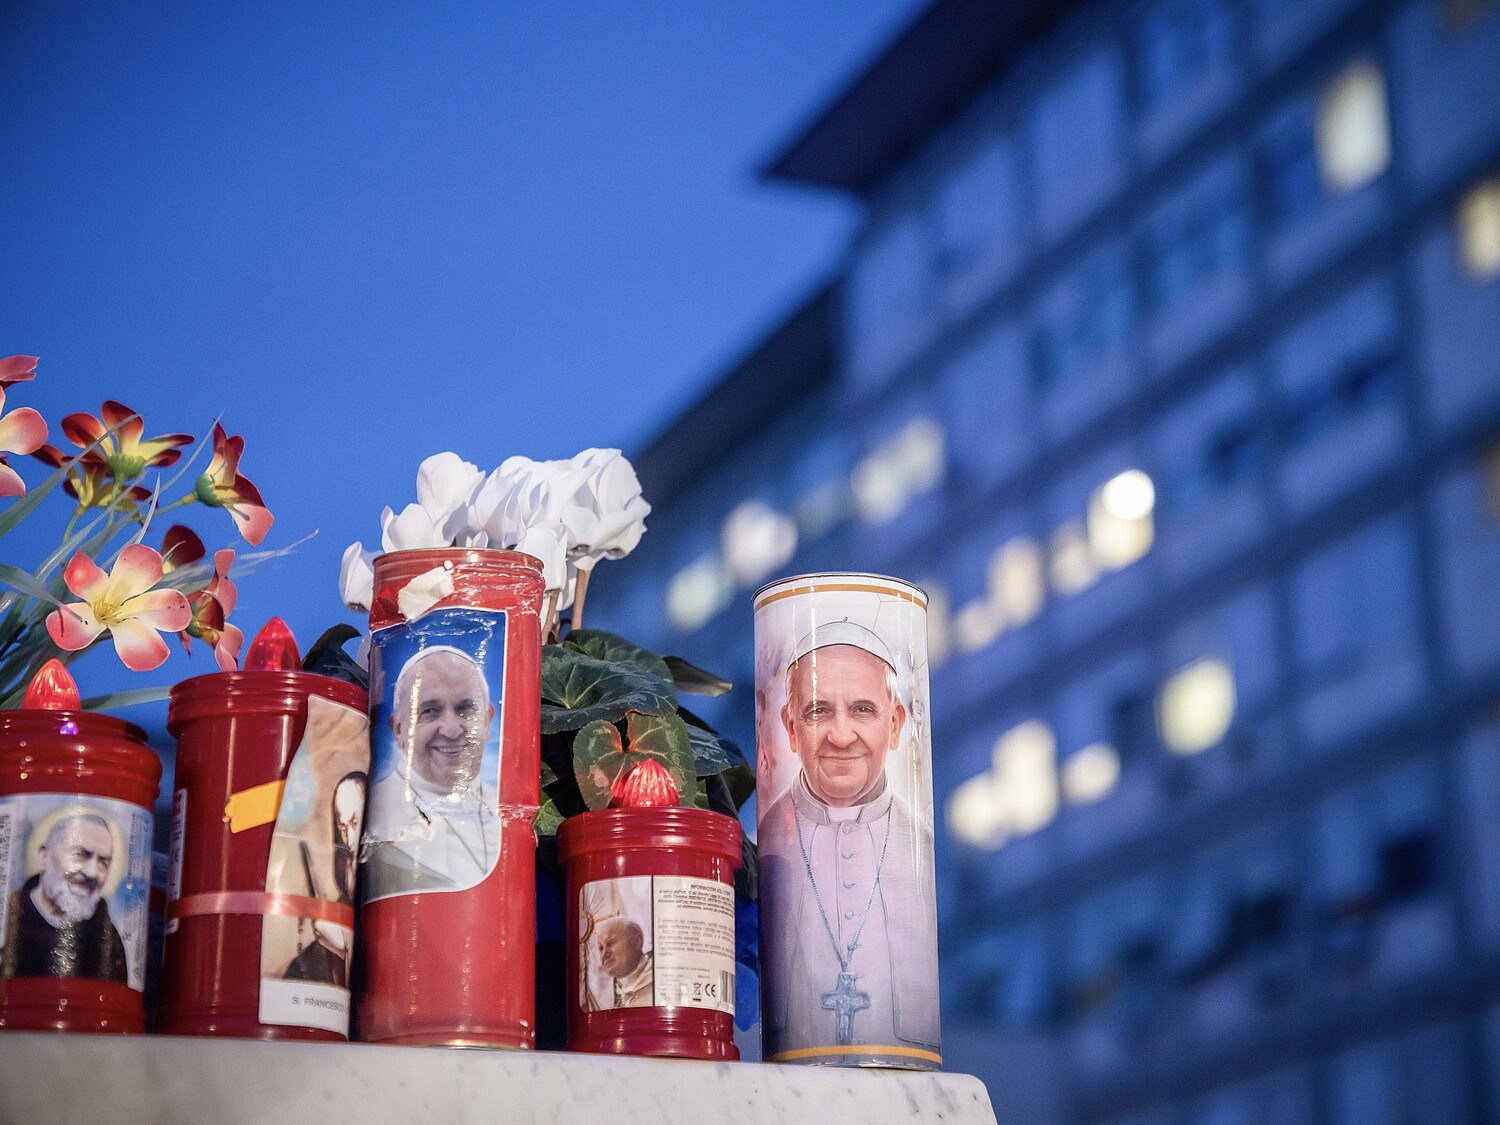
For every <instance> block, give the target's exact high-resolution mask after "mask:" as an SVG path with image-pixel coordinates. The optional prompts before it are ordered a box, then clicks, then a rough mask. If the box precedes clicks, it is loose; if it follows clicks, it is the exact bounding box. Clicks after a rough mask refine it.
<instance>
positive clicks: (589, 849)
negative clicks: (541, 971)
mask: <svg viewBox="0 0 1500 1125" xmlns="http://www.w3.org/2000/svg"><path fill="white" fill-rule="evenodd" d="M558 847H559V849H560V854H561V857H562V861H563V864H564V865H565V866H566V868H567V872H568V922H567V926H568V929H567V932H568V935H569V940H568V955H567V978H566V979H567V988H568V993H569V997H570V999H569V1003H568V1047H569V1049H570V1050H574V1051H588V1052H593V1053H597V1054H616V1055H675V1056H682V1057H686V1058H697V1059H737V1058H739V1057H740V1056H739V1050H738V1049H737V1048H736V1047H735V1045H734V981H735V974H734V872H735V869H736V868H737V867H739V865H740V825H739V821H737V820H735V819H734V818H733V817H729V816H725V815H724V814H723V813H716V812H709V811H707V810H704V809H688V808H673V807H666V808H610V809H602V810H600V811H598V812H586V813H580V814H579V815H577V816H574V817H570V818H569V819H567V820H565V821H563V824H562V828H561V829H560V830H559V832H558Z"/></svg>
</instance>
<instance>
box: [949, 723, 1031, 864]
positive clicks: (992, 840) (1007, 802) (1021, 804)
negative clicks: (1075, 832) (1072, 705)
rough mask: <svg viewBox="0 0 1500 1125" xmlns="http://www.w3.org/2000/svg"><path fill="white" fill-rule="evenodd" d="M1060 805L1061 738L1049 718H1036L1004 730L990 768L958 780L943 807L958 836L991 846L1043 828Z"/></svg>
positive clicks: (965, 841) (979, 845)
mask: <svg viewBox="0 0 1500 1125" xmlns="http://www.w3.org/2000/svg"><path fill="white" fill-rule="evenodd" d="M1057 808H1058V785H1057V743H1056V741H1055V740H1054V739H1053V737H1052V729H1051V728H1050V727H1049V726H1047V724H1046V723H1043V722H1040V721H1037V720H1032V721H1030V722H1025V723H1022V724H1021V725H1020V726H1018V727H1015V728H1013V729H1012V730H1008V731H1006V732H1005V733H1004V734H1002V735H1001V736H1000V738H999V740H998V741H997V742H996V743H995V750H994V755H993V759H992V765H991V768H990V770H989V772H988V773H982V774H980V775H979V776H978V777H971V778H970V779H969V780H968V781H965V782H964V783H963V784H962V785H960V786H958V788H956V789H955V790H954V791H953V793H952V795H951V796H949V798H948V803H947V806H946V810H945V811H946V816H947V822H948V830H949V831H950V832H951V833H952V834H953V836H954V837H955V838H956V839H958V840H962V841H963V842H964V843H966V844H972V845H973V846H975V847H979V848H991V849H993V848H998V847H1000V846H1001V845H1002V844H1004V843H1005V842H1006V841H1007V840H1008V839H1010V838H1011V837H1012V836H1024V835H1026V834H1027V833H1030V832H1035V831H1037V830H1038V829H1041V828H1045V827H1046V826H1047V825H1048V824H1049V823H1051V822H1052V820H1053V818H1054V817H1056V816H1057Z"/></svg>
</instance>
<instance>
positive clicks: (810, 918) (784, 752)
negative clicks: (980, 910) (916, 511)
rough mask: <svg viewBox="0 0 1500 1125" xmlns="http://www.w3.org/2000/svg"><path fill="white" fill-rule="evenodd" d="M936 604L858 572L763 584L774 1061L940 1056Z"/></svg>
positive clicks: (929, 1059)
mask: <svg viewBox="0 0 1500 1125" xmlns="http://www.w3.org/2000/svg"><path fill="white" fill-rule="evenodd" d="M926 608H927V599H926V596H925V595H924V594H923V593H922V591H921V590H919V589H918V588H917V587H915V586H912V585H910V584H909V583H906V582H903V581H901V580H900V579H895V578H885V577H880V576H876V575H864V574H820V575H805V576H801V577H797V578H787V579H783V580H781V581H778V582H774V583H771V584H770V585H768V586H766V587H764V588H762V589H761V590H760V591H759V592H758V593H757V594H756V596H755V662H756V693H755V697H756V709H757V714H756V728H757V739H756V741H757V747H756V748H757V785H756V789H757V793H758V794H759V802H760V803H759V814H758V817H757V823H758V829H759V833H758V834H759V841H758V843H759V847H760V863H761V884H760V886H761V891H760V894H761V898H760V910H761V1020H762V1035H763V1038H764V1055H765V1058H766V1060H767V1061H768V1062H787V1063H790V1062H795V1063H810V1064H824V1065H838V1066H886V1067H902V1068H908V1069H921V1070H930V1069H935V1068H937V1067H939V1066H941V1065H942V1055H941V1053H940V1051H941V1046H940V1035H939V1028H938V977H937V899H936V890H935V876H934V868H933V854H932V848H933V813H932V774H931V734H930V728H929V720H928V706H927V621H926Z"/></svg>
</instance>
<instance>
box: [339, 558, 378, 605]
mask: <svg viewBox="0 0 1500 1125" xmlns="http://www.w3.org/2000/svg"><path fill="white" fill-rule="evenodd" d="M339 596H340V597H341V598H343V599H344V604H345V605H346V606H348V607H349V608H350V609H352V610H356V611H362V612H365V613H368V612H369V611H370V603H371V602H372V601H374V599H375V552H374V551H367V550H365V545H364V544H363V543H350V544H349V546H348V548H347V549H346V550H345V551H344V559H343V562H342V563H340V564H339Z"/></svg>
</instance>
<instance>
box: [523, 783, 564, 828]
mask: <svg viewBox="0 0 1500 1125" xmlns="http://www.w3.org/2000/svg"><path fill="white" fill-rule="evenodd" d="M562 822H563V814H562V813H560V812H558V810H557V805H556V804H555V803H554V802H553V800H552V798H551V797H549V796H547V794H545V793H543V794H542V806H541V808H539V809H537V810H536V816H535V817H534V818H533V819H532V822H531V823H532V824H533V825H534V826H535V827H536V834H537V835H538V836H556V835H557V830H558V828H560V827H561V826H562Z"/></svg>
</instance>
